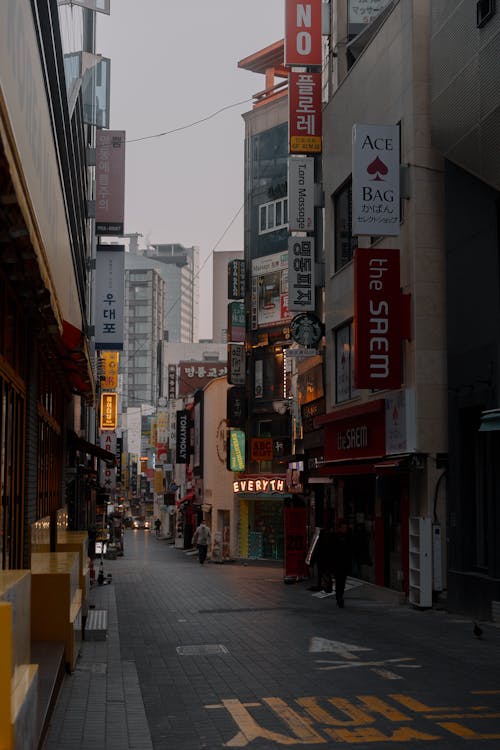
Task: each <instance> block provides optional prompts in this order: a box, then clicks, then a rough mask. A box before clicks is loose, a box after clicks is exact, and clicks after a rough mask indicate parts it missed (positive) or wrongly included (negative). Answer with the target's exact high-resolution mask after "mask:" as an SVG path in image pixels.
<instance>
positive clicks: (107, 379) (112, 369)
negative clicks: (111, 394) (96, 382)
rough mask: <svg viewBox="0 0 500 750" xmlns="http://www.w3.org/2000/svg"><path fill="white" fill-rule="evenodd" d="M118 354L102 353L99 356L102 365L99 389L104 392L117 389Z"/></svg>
mask: <svg viewBox="0 0 500 750" xmlns="http://www.w3.org/2000/svg"><path fill="white" fill-rule="evenodd" d="M119 356H120V355H119V353H118V352H102V354H101V356H100V360H101V364H102V380H101V388H103V389H104V390H105V391H109V390H113V389H116V388H118V364H119Z"/></svg>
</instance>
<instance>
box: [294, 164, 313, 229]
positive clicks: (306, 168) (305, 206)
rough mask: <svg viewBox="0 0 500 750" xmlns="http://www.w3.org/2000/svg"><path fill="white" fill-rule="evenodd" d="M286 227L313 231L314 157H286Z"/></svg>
mask: <svg viewBox="0 0 500 750" xmlns="http://www.w3.org/2000/svg"><path fill="white" fill-rule="evenodd" d="M288 228H289V230H290V232H314V157H312V156H290V157H289V158H288Z"/></svg>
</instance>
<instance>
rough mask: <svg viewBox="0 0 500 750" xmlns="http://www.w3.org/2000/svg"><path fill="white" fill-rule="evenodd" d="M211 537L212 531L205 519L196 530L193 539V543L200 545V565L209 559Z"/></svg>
mask: <svg viewBox="0 0 500 750" xmlns="http://www.w3.org/2000/svg"><path fill="white" fill-rule="evenodd" d="M211 538H212V534H211V532H210V529H209V528H208V526H207V525H206V523H205V521H202V522H201V523H200V525H199V526H198V528H197V529H196V531H195V532H194V534H193V539H192V544H196V545H197V547H198V559H199V561H200V565H203V563H204V562H205V560H206V559H207V552H208V545H209V544H210V540H211Z"/></svg>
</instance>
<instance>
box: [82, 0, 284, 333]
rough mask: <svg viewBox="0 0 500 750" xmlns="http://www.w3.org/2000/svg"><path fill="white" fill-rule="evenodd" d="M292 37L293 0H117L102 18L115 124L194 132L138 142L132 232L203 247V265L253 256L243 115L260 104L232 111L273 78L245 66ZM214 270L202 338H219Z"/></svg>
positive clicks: (204, 282)
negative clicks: (214, 256)
mask: <svg viewBox="0 0 500 750" xmlns="http://www.w3.org/2000/svg"><path fill="white" fill-rule="evenodd" d="M283 36H284V1H283V0H211V1H210V2H207V1H206V0H191V2H187V1H186V0H176V2H173V1H172V0H147V2H137V0H111V15H110V16H105V15H103V14H98V15H97V52H98V53H100V54H102V55H104V56H105V57H110V58H111V122H110V127H111V129H113V130H125V131H126V137H127V141H133V140H134V139H139V138H146V137H147V136H154V135H156V134H159V133H164V132H166V131H171V130H175V129H176V128H182V129H181V130H179V131H178V132H174V133H170V134H168V135H164V136H162V137H158V138H147V139H146V140H139V141H136V142H128V143H127V149H126V192H125V232H126V233H131V232H139V233H141V234H142V235H143V239H142V240H141V243H142V244H144V245H145V244H147V243H156V242H167V243H168V242H180V243H181V244H183V245H185V246H188V247H190V246H192V245H197V246H199V248H200V262H201V263H203V262H205V261H206V260H207V258H208V257H209V256H210V254H211V253H212V251H213V250H214V249H215V248H217V250H235V251H242V250H243V212H242V210H241V209H242V205H243V140H244V124H243V119H242V117H241V115H242V113H243V112H246V111H248V110H249V109H251V101H247V102H246V103H244V104H240V105H238V106H235V107H231V105H233V104H235V103H236V102H242V101H245V100H251V97H252V94H254V93H256V92H258V91H261V90H262V89H263V88H264V86H265V80H264V76H263V75H260V74H257V73H251V72H249V71H246V70H240V69H239V68H238V67H237V63H238V60H241V59H243V58H245V57H247V56H248V55H250V54H253V53H254V52H257V51H258V50H260V49H262V48H264V47H267V46H268V45H269V44H272V43H273V42H276V41H278V40H279V39H282V38H283ZM225 107H229V108H228V109H226V110H225V111H223V112H221V113H220V114H218V115H216V116H214V117H212V118H211V119H209V120H208V121H206V122H201V123H200V124H198V125H193V126H192V127H186V126H189V125H190V124H191V123H194V122H196V121H198V120H203V119H204V118H207V117H209V116H210V115H212V114H213V113H215V112H217V111H218V110H221V109H223V108H225ZM238 212H239V213H238ZM235 217H237V218H236V220H234V219H235ZM233 220H234V223H233V224H232V226H230V225H231V222H233ZM229 227H230V228H229ZM224 233H226V234H225V236H224V237H223V238H222V239H221V237H222V236H223V235H224ZM211 271H212V261H211V258H210V259H209V260H208V261H207V262H206V264H205V266H204V269H203V270H202V272H201V274H200V281H201V284H200V289H201V300H200V338H207V337H210V336H211V334H212V316H211V293H212V278H211Z"/></svg>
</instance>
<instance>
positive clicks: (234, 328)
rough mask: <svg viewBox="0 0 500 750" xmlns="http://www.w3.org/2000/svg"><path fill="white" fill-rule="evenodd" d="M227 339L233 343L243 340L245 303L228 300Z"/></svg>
mask: <svg viewBox="0 0 500 750" xmlns="http://www.w3.org/2000/svg"><path fill="white" fill-rule="evenodd" d="M227 340H228V341H230V342H234V343H241V342H243V341H245V303H244V302H228V305H227Z"/></svg>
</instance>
